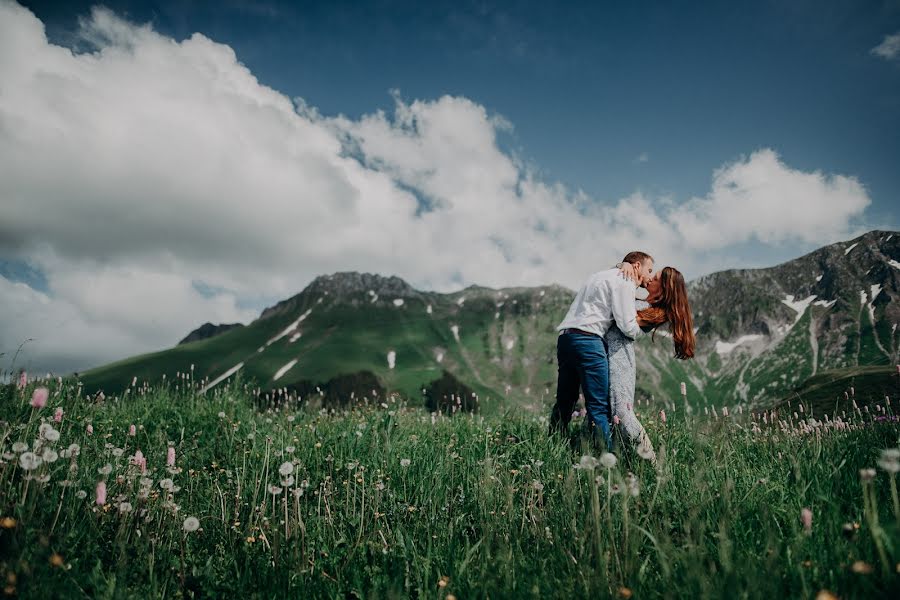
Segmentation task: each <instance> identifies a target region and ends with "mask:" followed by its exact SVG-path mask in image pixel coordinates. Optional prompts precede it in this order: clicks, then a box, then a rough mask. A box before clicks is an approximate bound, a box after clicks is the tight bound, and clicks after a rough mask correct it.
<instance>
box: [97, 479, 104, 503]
mask: <svg viewBox="0 0 900 600" xmlns="http://www.w3.org/2000/svg"><path fill="white" fill-rule="evenodd" d="M104 504H106V482H105V481H99V482H97V506H103V505H104Z"/></svg>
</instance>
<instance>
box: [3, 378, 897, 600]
mask: <svg viewBox="0 0 900 600" xmlns="http://www.w3.org/2000/svg"><path fill="white" fill-rule="evenodd" d="M37 387H47V388H48V390H49V396H50V398H49V402H48V403H47V405H46V406H44V407H43V408H34V407H32V406H31V399H32V396H33V394H34V390H35V389H36V388H37ZM176 387H177V389H176ZM192 387H193V386H191V385H190V382H189V381H187V380H179V381H176V382H170V384H169V385H166V386H161V387H156V388H151V387H149V386H147V385H144V386H142V387H136V386H133V387H131V388H130V389H129V392H127V393H126V394H125V395H124V396H123V397H122V398H119V399H109V398H106V399H100V398H96V397H86V396H85V395H83V394H81V393H80V388H79V387H78V386H77V384H76V383H75V382H69V381H58V380H51V381H42V382H31V383H29V384H28V385H27V386H25V387H23V388H18V387H16V386H7V387H6V388H5V389H4V390H5V391H4V392H2V394H3V396H2V398H0V407H2V413H0V414H2V416H3V419H4V421H3V422H2V423H0V452H2V463H0V513H2V515H0V525H2V527H0V570H2V573H0V576H2V577H3V580H2V581H3V585H4V586H5V589H6V592H7V593H9V594H18V595H19V596H20V597H24V598H38V597H43V598H46V597H54V598H79V597H91V598H95V597H96V598H129V597H143V598H147V597H150V598H155V597H164V596H179V595H182V594H184V595H186V596H188V597H210V596H211V597H241V598H275V597H327V598H348V597H359V598H406V597H425V598H453V597H455V598H480V597H492V598H501V597H568V598H571V597H579V598H581V597H592V598H606V597H621V598H627V597H630V596H632V595H633V596H634V597H636V598H660V597H661V598H673V597H692V598H707V597H715V598H720V597H727V598H742V597H746V598H772V597H791V598H801V597H806V598H814V597H817V595H818V594H820V593H821V594H826V593H832V594H835V595H837V596H839V597H841V598H852V597H860V598H862V597H879V596H889V595H891V594H892V593H895V592H897V591H898V581H900V575H898V572H897V571H898V569H900V565H898V564H897V563H898V561H900V535H898V533H900V508H898V506H897V499H896V482H895V480H894V477H895V474H894V473H892V472H891V471H895V470H896V469H895V467H896V462H897V460H896V459H895V458H892V457H893V456H894V455H893V454H891V453H890V452H888V453H887V454H885V455H884V456H882V451H883V450H885V449H889V448H894V447H896V446H897V444H898V433H900V428H898V424H897V422H896V421H895V420H894V417H893V414H892V413H891V411H890V408H889V407H887V406H880V407H879V408H877V409H875V410H873V413H872V414H871V415H870V414H869V413H866V412H863V411H859V412H858V413H857V414H854V415H851V417H850V418H847V419H839V420H838V421H837V422H836V421H835V420H834V419H833V418H831V417H829V420H828V421H827V422H826V421H825V420H824V419H822V420H819V417H818V416H816V417H815V418H813V420H812V421H810V418H811V417H808V416H804V415H802V414H798V415H797V417H796V418H795V417H794V415H793V414H783V415H773V414H772V413H766V418H765V421H763V419H762V415H761V414H760V415H752V416H751V414H750V412H749V411H746V410H742V411H741V414H735V413H736V411H734V410H733V411H732V414H731V416H727V417H726V416H722V415H720V414H719V413H718V412H716V413H715V415H713V414H712V413H710V414H709V415H704V414H702V412H695V413H694V414H685V413H683V412H682V411H680V410H679V411H677V412H675V413H673V411H672V410H671V407H670V409H669V410H668V411H667V419H666V422H662V421H661V420H660V419H659V418H658V415H656V414H655V413H656V409H652V410H651V409H650V408H649V407H648V408H647V410H646V411H645V412H646V413H647V414H643V415H641V416H642V418H643V421H644V424H645V426H646V427H647V429H648V432H649V433H650V435H651V437H652V438H653V440H654V442H655V444H656V446H657V449H658V463H657V465H656V466H655V467H654V466H653V465H651V464H650V463H648V462H646V461H643V460H641V459H640V458H638V457H637V456H635V455H632V454H631V453H629V452H627V451H621V452H617V455H618V461H617V463H616V464H615V465H614V466H612V467H609V468H608V467H607V466H606V465H609V463H611V462H612V461H611V460H610V459H609V458H608V457H599V456H598V457H593V456H591V454H590V453H589V452H587V451H586V450H584V451H578V452H573V451H572V450H571V449H570V445H569V444H568V443H567V442H566V440H560V439H552V438H548V436H547V434H546V430H547V428H546V421H545V419H544V418H543V417H542V416H538V415H531V414H525V413H522V412H520V411H510V412H509V413H508V414H504V415H499V416H491V417H485V418H482V417H480V416H477V415H467V414H457V415H454V416H441V415H432V414H428V413H426V412H424V411H422V410H421V409H414V408H407V407H405V406H403V403H402V402H399V401H397V400H396V399H393V398H383V399H378V400H377V401H375V402H374V403H373V404H372V405H370V406H365V407H360V408H356V409H353V410H350V411H347V412H343V413H338V414H331V413H323V412H321V411H316V410H311V409H309V408H304V407H303V406H285V407H282V408H280V409H278V410H273V409H269V410H266V411H259V410H256V409H255V404H254V400H253V399H252V397H251V395H250V394H249V393H248V392H247V391H246V390H245V388H243V387H242V386H240V385H233V386H231V387H224V388H222V389H221V390H218V391H216V392H215V393H209V394H207V395H199V394H197V393H195V392H193V391H191V390H192ZM58 407H59V408H61V409H62V410H63V414H62V415H61V418H60V420H59V421H56V420H55V419H54V415H55V414H56V412H57V408H58ZM795 410H796V409H795ZM876 415H877V416H878V419H876ZM773 416H774V417H775V418H774V422H773V419H772V417H773ZM131 425H134V430H133V432H134V435H131V433H130V429H131ZM88 426H90V427H91V428H92V433H89V432H88V428H89V427H88ZM53 432H58V435H59V438H58V440H56V441H53V439H54V438H55V437H56V435H55V434H54V433H53ZM23 444H24V445H27V448H25V447H24V446H23ZM170 447H171V448H174V454H175V463H174V466H171V465H167V458H170V456H168V453H169V452H170V451H169V450H168V449H169V448H170ZM138 451H140V453H141V454H137V452H138ZM29 452H31V453H34V457H40V460H35V458H34V457H32V456H31V455H26V453H29ZM23 455H26V456H25V458H24V459H23ZM141 456H143V458H144V460H145V461H146V466H145V467H144V466H143V465H142V459H141ZM596 458H600V460H596ZM36 463H39V464H36ZM878 463H880V464H881V466H880V467H876V464H878ZM24 467H34V468H32V469H30V470H26V469H25V468H24ZM873 468H874V469H876V470H875V471H874V473H873V472H871V471H868V469H873ZM861 470H862V472H861ZM100 482H103V483H104V484H105V486H106V500H105V503H102V504H98V502H97V500H98V498H97V494H98V483H100ZM100 491H101V493H102V490H100ZM101 495H102V494H101ZM804 508H806V509H808V510H809V511H810V513H809V514H811V522H810V520H809V519H808V518H807V520H806V522H804V521H803V520H802V519H801V512H802V511H803V509H804ZM191 517H193V518H196V519H197V520H198V521H199V528H198V529H196V530H194V527H193V525H194V522H193V519H191ZM825 597H827V596H825Z"/></svg>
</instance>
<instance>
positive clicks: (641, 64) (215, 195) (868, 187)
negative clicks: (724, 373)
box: [0, 0, 900, 373]
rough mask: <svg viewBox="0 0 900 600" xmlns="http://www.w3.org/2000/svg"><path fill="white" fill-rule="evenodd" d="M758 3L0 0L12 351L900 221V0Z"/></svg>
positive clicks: (108, 340) (134, 342)
mask: <svg viewBox="0 0 900 600" xmlns="http://www.w3.org/2000/svg"><path fill="white" fill-rule="evenodd" d="M740 4H741V5H739V4H736V3H725V2H722V3H699V2H697V3H683V4H677V5H676V4H675V3H663V2H659V3H646V2H632V3H598V2H590V3H546V2H543V3H537V2H534V3H531V2H528V3H516V2H503V3H495V4H492V3H487V2H466V1H464V0H458V1H456V2H447V3H441V2H429V3H421V2H368V3H366V2H340V1H332V2H324V3H315V2H245V1H242V0H225V1H220V2H185V1H180V0H179V1H171V2H138V1H125V2H117V1H110V2H106V3H105V4H103V5H95V4H93V3H90V2H80V1H78V0H73V1H70V2H23V3H21V4H19V3H14V2H12V1H11V0H0V303H2V305H3V306H4V307H5V310H3V311H0V352H3V353H5V354H4V355H3V356H0V369H6V370H12V369H14V368H17V367H21V366H25V367H26V368H29V369H30V370H32V371H37V372H43V371H51V372H56V373H62V372H68V371H71V370H83V369H85V368H88V367H91V366H96V365H99V364H103V363H106V362H109V361H111V360H115V359H119V358H122V357H125V356H130V355H134V354H137V353H142V352H148V351H153V350H158V349H162V348H165V347H170V346H172V345H174V344H175V343H176V342H177V341H178V340H179V339H181V338H182V337H184V336H185V335H186V334H187V333H188V332H189V331H191V330H192V329H194V328H195V327H197V326H199V325H200V324H201V323H203V322H206V321H211V322H214V323H219V322H244V323H248V322H250V321H251V320H253V319H254V318H256V317H257V316H258V315H259V312H260V310H261V309H262V308H263V307H265V306H269V305H271V304H274V303H275V302H277V301H278V300H281V299H284V298H286V297H289V296H291V295H293V294H295V293H297V292H299V291H300V290H302V289H303V287H305V285H306V284H308V283H309V282H310V281H311V280H312V279H313V278H314V277H316V276H317V275H320V274H327V273H333V272H336V271H350V270H354V271H366V272H374V273H380V274H383V275H398V276H400V277H403V278H404V279H406V280H407V281H408V282H409V283H410V284H412V285H413V286H415V287H417V288H419V289H428V290H437V291H451V290H456V289H460V288H462V287H465V286H467V285H470V284H480V285H488V286H492V287H501V286H511V285H543V284H550V283H559V284H562V285H565V286H567V287H570V288H573V289H575V288H577V287H578V286H579V285H580V284H581V282H582V281H583V280H584V279H585V278H586V277H587V275H589V274H590V273H591V272H593V271H596V270H598V269H600V268H604V267H606V266H609V265H610V264H612V263H614V262H616V261H617V260H618V259H619V258H621V256H622V255H624V253H626V252H627V251H629V250H634V249H641V250H644V251H647V252H650V253H651V254H653V255H654V256H655V257H656V258H657V262H658V264H659V265H660V266H662V265H663V264H669V265H673V266H676V267H678V268H679V269H681V270H682V271H683V272H684V273H685V275H686V276H687V277H688V278H694V277H697V276H700V275H703V274H706V273H710V272H713V271H717V270H722V269H727V268H746V267H761V266H768V265H773V264H778V263H780V262H783V261H786V260H789V259H791V258H794V257H796V256H799V255H801V254H804V253H806V252H808V251H811V250H813V249H815V248H817V247H819V246H821V245H824V244H828V243H832V242H836V241H840V240H845V239H850V238H852V237H854V236H856V235H858V234H860V233H862V232H864V231H868V230H871V229H876V228H877V229H891V230H894V229H897V228H898V219H897V214H898V211H897V208H898V206H900V169H898V168H897V165H898V164H900V136H898V135H897V134H896V132H897V131H900V1H897V0H895V1H884V2H757V3H753V4H752V5H749V3H748V5H746V6H745V5H743V4H744V3H740ZM26 340H30V341H27V342H26V343H25V345H24V346H23V347H22V351H21V352H20V353H19V355H18V356H16V357H15V360H16V363H15V364H13V363H12V357H13V356H14V355H15V354H16V350H17V348H18V347H19V345H20V344H21V343H22V342H25V341H26ZM5 361H9V362H5Z"/></svg>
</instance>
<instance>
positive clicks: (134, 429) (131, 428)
mask: <svg viewBox="0 0 900 600" xmlns="http://www.w3.org/2000/svg"><path fill="white" fill-rule="evenodd" d="M128 435H130V436H131V437H134V436H136V435H137V427H135V426H134V425H133V424H132V425H129V426H128Z"/></svg>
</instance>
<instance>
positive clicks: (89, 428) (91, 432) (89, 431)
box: [87, 423, 94, 435]
mask: <svg viewBox="0 0 900 600" xmlns="http://www.w3.org/2000/svg"><path fill="white" fill-rule="evenodd" d="M87 434H88V435H94V426H93V425H91V424H90V423H88V425H87Z"/></svg>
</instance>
